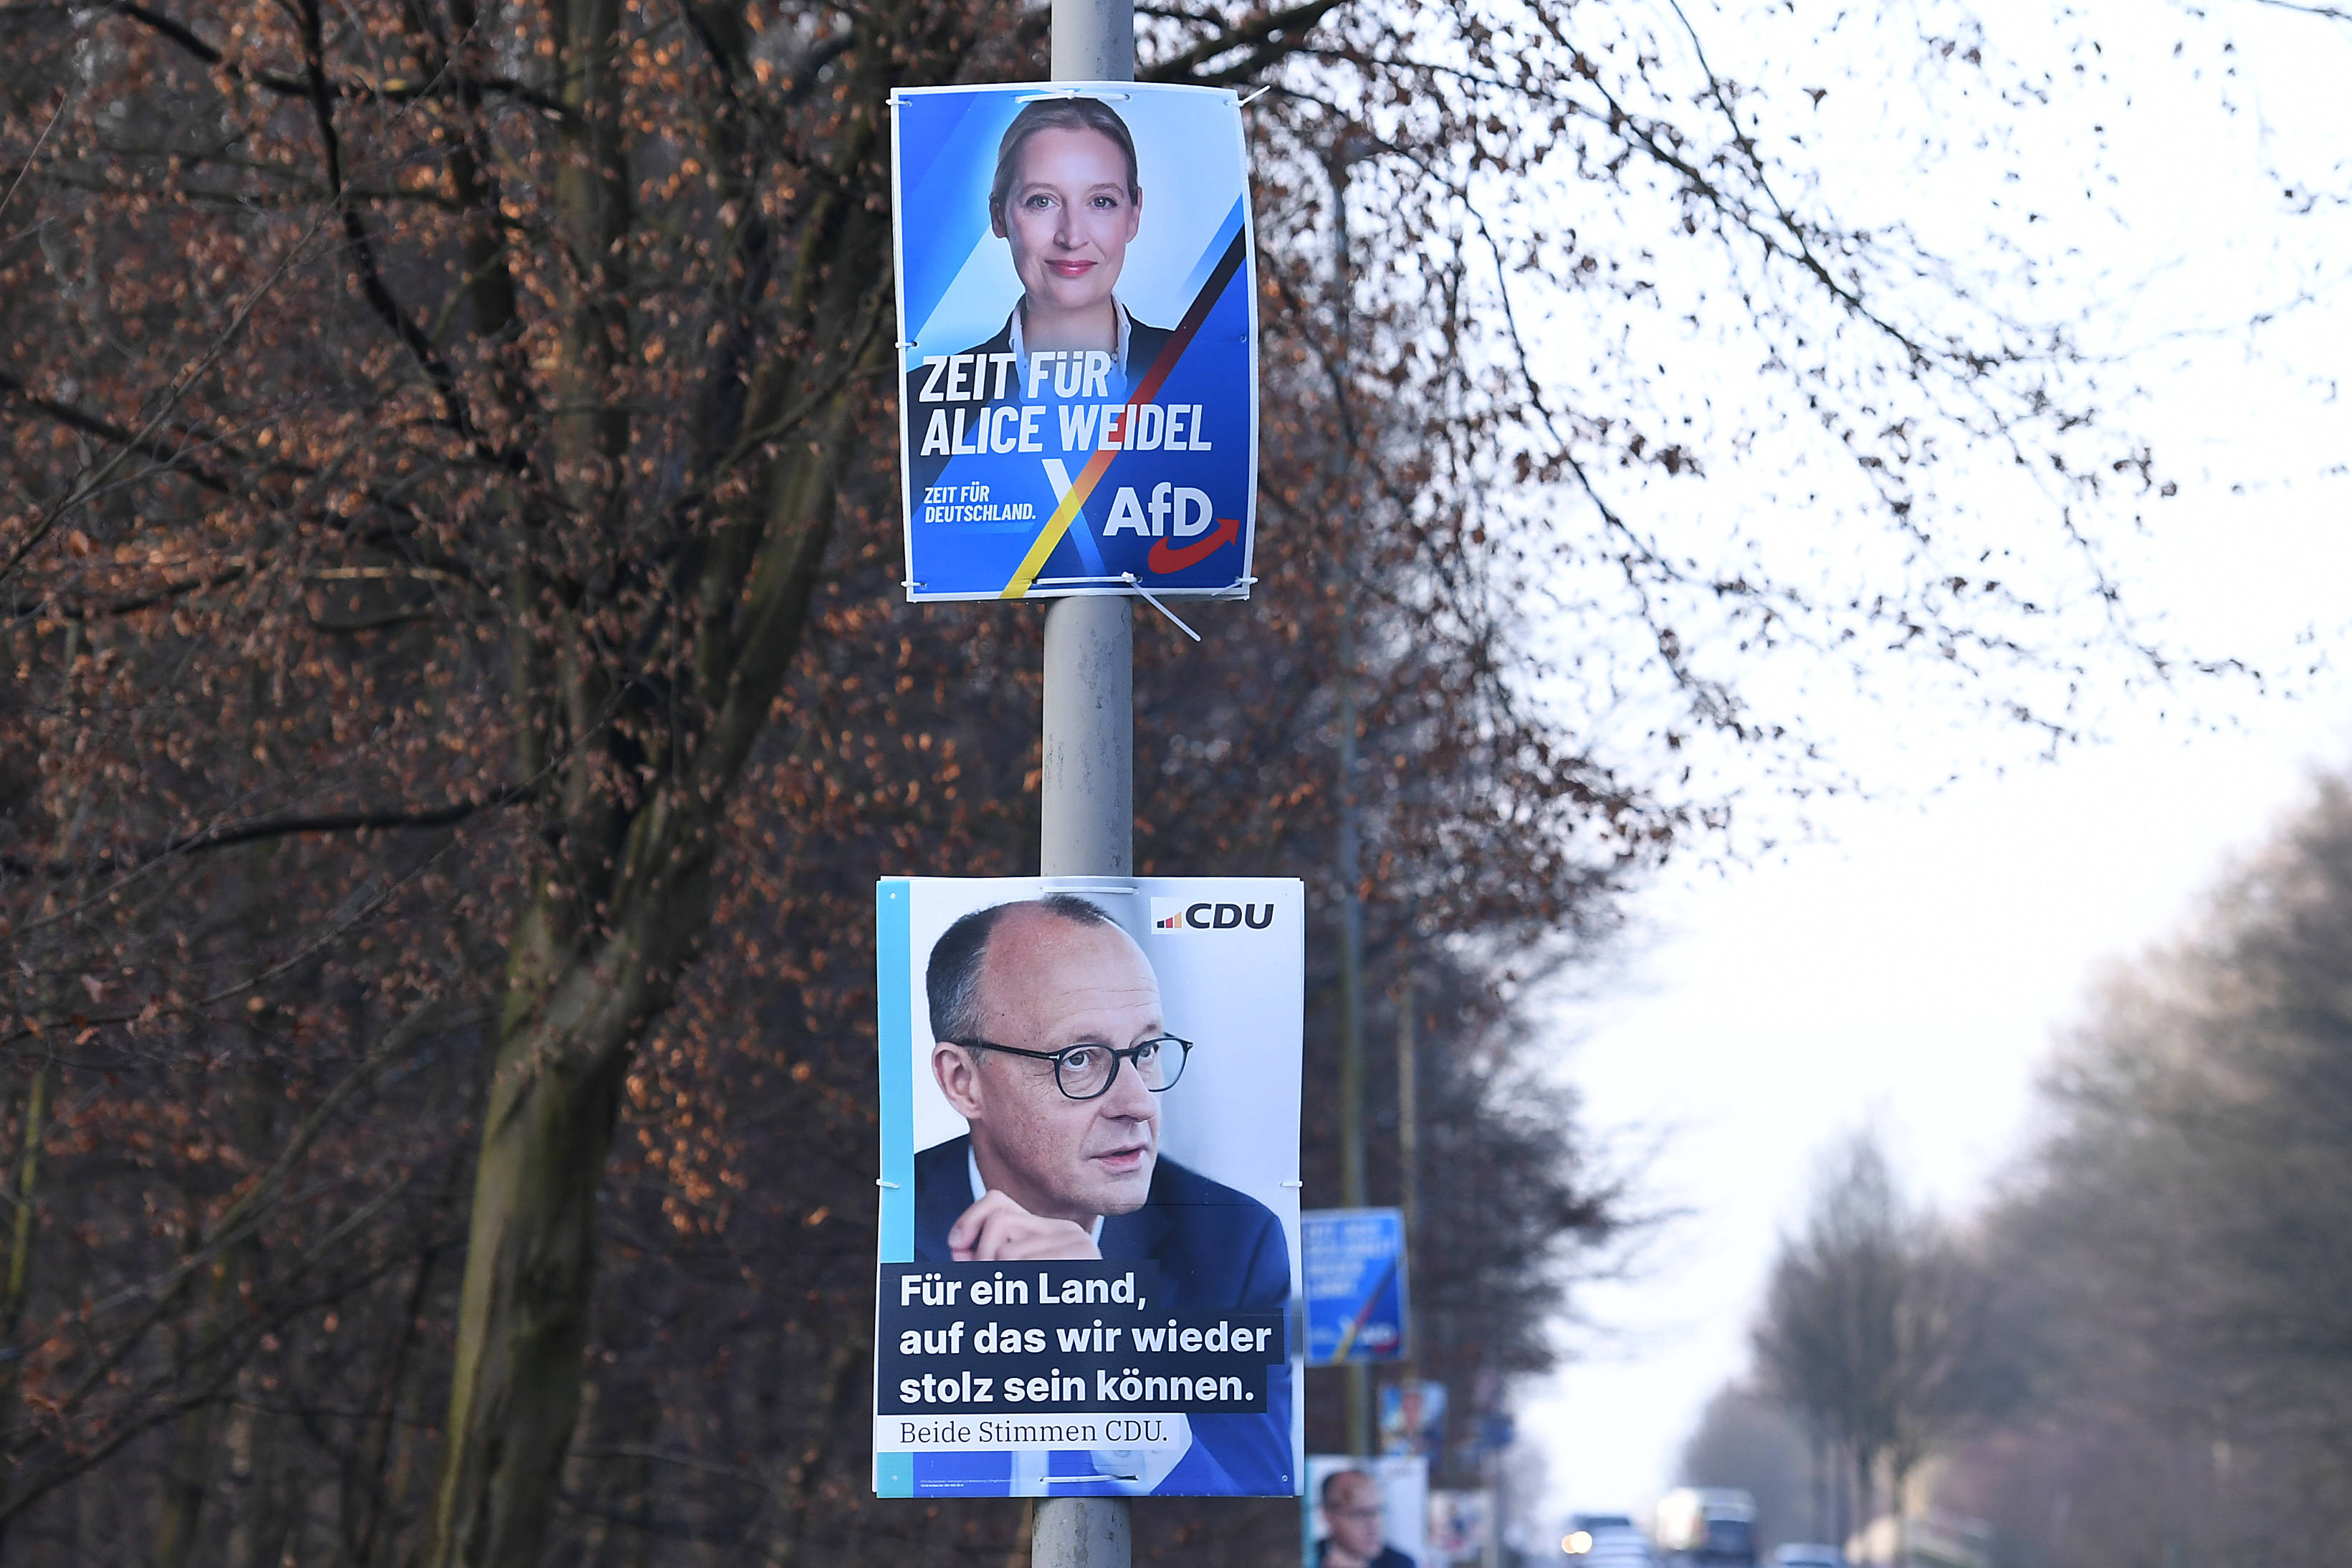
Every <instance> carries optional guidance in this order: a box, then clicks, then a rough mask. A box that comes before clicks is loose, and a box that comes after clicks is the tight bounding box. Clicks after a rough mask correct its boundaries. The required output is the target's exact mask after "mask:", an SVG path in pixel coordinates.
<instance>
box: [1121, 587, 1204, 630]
mask: <svg viewBox="0 0 2352 1568" xmlns="http://www.w3.org/2000/svg"><path fill="white" fill-rule="evenodd" d="M1119 575H1120V576H1121V577H1124V578H1126V579H1127V585H1128V586H1129V587H1130V588H1132V589H1134V590H1135V591H1136V592H1137V593H1139V594H1140V595H1143V602H1144V603H1145V604H1147V605H1150V606H1151V607H1152V608H1153V609H1155V610H1157V611H1159V612H1160V614H1161V615H1163V616H1167V617H1168V618H1169V619H1170V620H1171V621H1175V623H1176V629H1177V630H1178V631H1180V632H1182V633H1183V634H1184V635H1185V636H1186V637H1191V638H1192V640H1193V641H1194V642H1199V641H1200V640H1201V634H1200V633H1198V632H1196V631H1194V630H1193V629H1192V627H1190V626H1186V625H1185V624H1184V623H1183V622H1181V621H1178V620H1176V612H1175V611H1173V610H1171V609H1170V608H1169V607H1168V606H1167V605H1163V604H1161V603H1160V596H1159V595H1156V594H1154V593H1153V592H1152V591H1151V590H1150V589H1149V588H1147V587H1145V586H1144V585H1143V584H1142V582H1141V581H1140V580H1139V578H1137V576H1136V574H1134V573H1132V572H1122V573H1120V574H1119Z"/></svg>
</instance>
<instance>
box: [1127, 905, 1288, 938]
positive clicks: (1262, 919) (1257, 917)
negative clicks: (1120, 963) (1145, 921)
mask: <svg viewBox="0 0 2352 1568" xmlns="http://www.w3.org/2000/svg"><path fill="white" fill-rule="evenodd" d="M1273 923H1274V906H1273V905H1272V904H1212V903H1198V904H1188V903H1186V902H1185V901H1184V900H1181V899H1154V900H1151V929H1152V930H1153V931H1264V930H1265V928H1266V927H1268V926H1270V925H1272V924H1273Z"/></svg>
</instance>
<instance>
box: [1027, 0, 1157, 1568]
mask: <svg viewBox="0 0 2352 1568" xmlns="http://www.w3.org/2000/svg"><path fill="white" fill-rule="evenodd" d="M1054 78H1055V80H1057V81H1132V80H1134V79H1135V5H1134V0H1054ZM1134 656H1135V618H1134V606H1132V605H1129V603H1128V601H1127V598H1126V596H1125V595H1117V596H1109V595H1107V596H1104V597H1101V598H1084V599H1057V600H1055V602H1054V605H1053V606H1052V608H1050V609H1048V610H1047V611H1046V612H1045V756H1044V759H1043V762H1044V769H1045V777H1044V779H1043V780H1042V781H1041V786H1040V795H1041V797H1042V798H1041V800H1040V802H1039V805H1040V810H1041V815H1042V816H1043V825H1042V830H1041V831H1040V833H1039V835H1038V844H1037V869H1038V871H1039V873H1040V874H1042V875H1044V876H1047V877H1126V876H1132V875H1133V874H1134V872H1135V663H1134ZM1133 1561H1134V1544H1133V1542H1132V1541H1131V1540H1130V1538H1129V1504H1128V1500H1127V1499H1125V1498H1101V1497H1091V1498H1042V1499H1040V1500H1038V1503H1037V1516H1036V1520H1035V1522H1034V1526H1033V1527H1032V1529H1031V1531H1030V1535H1029V1562H1030V1564H1031V1568H1129V1565H1130V1564H1131V1563H1133Z"/></svg>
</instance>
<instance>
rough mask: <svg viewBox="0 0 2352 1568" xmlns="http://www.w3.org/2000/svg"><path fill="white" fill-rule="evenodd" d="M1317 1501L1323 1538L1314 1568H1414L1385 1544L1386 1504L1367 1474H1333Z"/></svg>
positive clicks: (1377, 1484)
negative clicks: (1319, 1505)
mask: <svg viewBox="0 0 2352 1568" xmlns="http://www.w3.org/2000/svg"><path fill="white" fill-rule="evenodd" d="M1317 1500H1318V1502H1320V1503H1321V1504H1322V1512H1323V1529H1324V1534H1323V1538H1322V1539H1321V1540H1320V1541H1318V1542H1316V1543H1315V1563H1314V1568H1414V1563H1413V1560H1412V1557H1410V1556H1409V1555H1407V1554H1406V1553H1404V1552H1400V1551H1398V1550H1397V1549H1396V1548H1395V1547H1394V1546H1391V1545H1390V1544H1389V1540H1388V1508H1387V1503H1386V1500H1385V1499H1384V1498H1383V1497H1382V1496H1381V1483H1380V1481H1379V1480H1378V1479H1376V1478H1375V1477H1374V1476H1373V1475H1372V1474H1371V1472H1370V1471H1369V1470H1360V1469H1354V1468H1348V1469H1339V1470H1333V1471H1332V1472H1331V1473H1330V1474H1329V1475H1327V1476H1325V1477H1324V1478H1323V1485H1322V1487H1321V1489H1320V1490H1319V1492H1318V1497H1317Z"/></svg>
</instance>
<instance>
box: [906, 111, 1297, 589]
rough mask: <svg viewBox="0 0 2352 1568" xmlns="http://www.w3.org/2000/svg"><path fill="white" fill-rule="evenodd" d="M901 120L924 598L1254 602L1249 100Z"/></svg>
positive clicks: (912, 582) (917, 538)
mask: <svg viewBox="0 0 2352 1568" xmlns="http://www.w3.org/2000/svg"><path fill="white" fill-rule="evenodd" d="M891 107H892V110H893V116H894V120H895V123H896V126H897V135H896V139H895V142H894V163H893V166H892V195H893V212H894V215H895V227H896V238H897V247H898V248H897V255H898V321H899V339H900V342H899V345H898V349H899V374H900V382H899V403H898V418H899V454H900V463H901V471H902V474H903V476H904V481H905V489H906V508H907V512H906V516H907V581H906V587H907V595H908V598H910V599H998V598H1003V599H1018V598H1024V597H1031V596H1040V595H1073V594H1126V593H1133V592H1136V591H1138V590H1141V591H1144V592H1147V593H1149V594H1150V595H1160V596H1187V597H1194V598H1199V597H1217V598H1246V597H1248V596H1249V587H1250V584H1251V582H1252V581H1253V579H1252V578H1251V576H1250V562H1251V555H1252V551H1253V548H1254V544H1255V518H1256V501H1257V356H1256V352H1255V344H1256V339H1257V299H1256V290H1255V288H1254V287H1253V286H1252V283H1251V277H1252V267H1251V245H1252V241H1251V235H1250V205H1249V174H1248V164H1247V158H1246V154H1245V153H1244V147H1243V139H1242V120H1241V107H1240V102H1239V100H1237V99H1236V98H1235V96H1234V94H1233V93H1232V92H1230V91H1228V90H1226V89H1222V88H1199V87H1156V86H1151V85H1149V84H1145V83H1139V82H1098V83H1081V84H1069V83H1055V84H1051V85H1044V84H1028V85H1018V84H1016V85H1010V86H1000V87H953V88H905V89H899V90H898V92H896V93H894V94H893V95H892V98H891Z"/></svg>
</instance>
